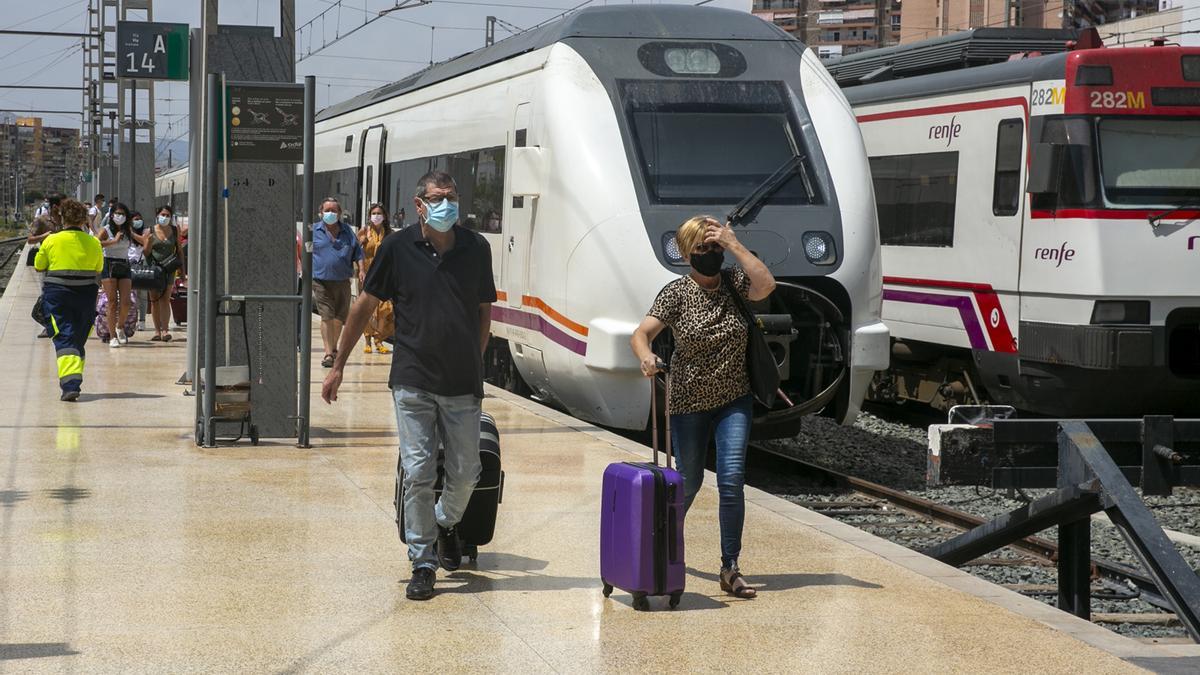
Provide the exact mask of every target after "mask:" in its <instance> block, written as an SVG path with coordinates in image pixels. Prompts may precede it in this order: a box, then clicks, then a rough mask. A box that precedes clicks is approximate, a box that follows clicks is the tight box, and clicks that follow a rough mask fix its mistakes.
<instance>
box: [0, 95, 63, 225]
mask: <svg viewBox="0 0 1200 675" xmlns="http://www.w3.org/2000/svg"><path fill="white" fill-rule="evenodd" d="M80 162H81V159H80V151H79V130H78V129H69V128H61V127H47V126H45V125H43V124H42V119H41V118H40V117H17V118H16V119H15V120H14V119H11V118H10V119H9V120H6V121H4V122H3V123H0V191H3V192H4V193H5V197H6V198H5V199H4V202H3V203H5V204H11V203H12V201H13V197H14V195H13V190H14V189H15V190H19V191H20V193H21V194H25V195H28V194H29V193H30V192H42V193H46V192H53V191H58V192H64V193H67V194H74V192H75V187H76V185H78V183H79V171H80V166H81V163H80Z"/></svg>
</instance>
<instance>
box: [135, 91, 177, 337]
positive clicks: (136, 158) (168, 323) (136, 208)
mask: <svg viewBox="0 0 1200 675" xmlns="http://www.w3.org/2000/svg"><path fill="white" fill-rule="evenodd" d="M129 88H130V96H132V99H131V100H130V102H129V106H130V110H129V208H131V209H133V210H134V211H139V212H140V211H141V209H139V208H138V207H137V162H138V156H137V80H130V81H129ZM167 325H168V326H170V325H171V324H170V319H168V320H167Z"/></svg>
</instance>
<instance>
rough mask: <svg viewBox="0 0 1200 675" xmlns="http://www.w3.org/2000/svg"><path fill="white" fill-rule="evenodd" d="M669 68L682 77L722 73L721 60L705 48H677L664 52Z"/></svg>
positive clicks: (664, 58)
mask: <svg viewBox="0 0 1200 675" xmlns="http://www.w3.org/2000/svg"><path fill="white" fill-rule="evenodd" d="M663 60H665V61H666V62H667V67H668V68H670V69H671V70H673V71H674V72H676V73H678V74H680V75H716V74H717V73H719V72H721V58H720V57H719V56H717V53H716V52H714V51H713V50H711V49H704V48H703V47H684V48H680V47H676V48H672V49H668V50H666V51H665V52H663Z"/></svg>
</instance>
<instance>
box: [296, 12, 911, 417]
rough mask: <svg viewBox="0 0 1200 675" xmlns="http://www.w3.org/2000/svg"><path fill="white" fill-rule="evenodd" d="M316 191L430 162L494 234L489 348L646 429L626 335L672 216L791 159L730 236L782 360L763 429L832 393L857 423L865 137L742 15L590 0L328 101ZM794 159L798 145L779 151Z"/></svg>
mask: <svg viewBox="0 0 1200 675" xmlns="http://www.w3.org/2000/svg"><path fill="white" fill-rule="evenodd" d="M316 142H317V149H316V162H317V167H318V173H317V174H316V175H315V176H314V178H315V181H316V184H317V192H318V193H322V194H324V193H328V194H334V195H338V196H339V197H340V198H341V199H342V200H343V203H346V204H350V205H353V206H352V210H353V211H354V212H355V216H356V217H358V216H359V215H360V214H362V213H365V212H366V206H367V204H369V203H371V202H373V201H380V200H382V201H383V202H384V203H385V204H386V205H387V208H388V210H389V212H391V213H393V214H398V213H399V210H400V209H402V208H406V209H407V211H408V213H407V219H408V220H410V221H411V220H414V219H415V214H413V213H412V210H413V209H412V198H413V188H414V187H415V184H416V182H417V179H418V178H419V177H420V176H421V175H422V174H424V173H425V172H427V171H429V170H431V169H444V170H446V171H448V172H449V173H450V174H452V175H453V176H455V177H456V178H457V180H458V181H459V186H458V188H459V193H460V204H461V205H462V206H461V212H462V214H463V215H462V224H463V225H465V226H466V227H469V228H472V229H474V230H477V231H479V232H481V233H483V236H484V237H486V238H487V239H488V241H489V242H490V244H491V248H492V255H493V270H494V273H495V275H496V286H497V288H498V289H500V300H499V302H498V303H497V304H496V306H495V307H494V308H493V314H492V317H493V323H492V331H493V335H494V338H495V339H494V340H493V344H492V347H491V348H490V349H489V354H488V357H487V361H488V364H489V369H490V373H489V374H490V376H491V377H492V378H493V379H494V381H496V382H498V383H500V384H502V385H505V386H508V387H510V388H521V387H523V386H527V387H528V388H529V389H530V390H532V393H533V395H535V396H537V397H539V398H541V399H543V400H547V401H552V402H554V403H556V404H558V405H560V406H562V407H563V408H565V409H566V410H567V411H569V412H570V413H571V414H572V415H574V416H576V417H579V418H581V419H584V420H588V421H592V422H596V423H599V424H603V425H607V426H613V427H618V428H628V429H635V428H636V429H640V428H644V427H645V425H646V422H647V420H648V419H649V410H650V390H649V387H648V385H647V383H646V380H645V379H643V378H642V377H641V375H640V372H639V368H638V363H637V360H636V359H635V358H634V356H633V354H632V352H631V350H630V348H629V338H630V336H631V335H632V332H633V330H634V328H635V327H636V326H637V324H638V322H639V321H640V320H641V319H642V317H643V316H644V315H645V312H646V310H647V309H648V308H649V306H650V304H651V303H652V301H653V300H654V297H655V295H656V293H657V292H658V290H659V289H660V288H661V287H662V286H663V285H664V284H665V283H666V282H668V281H670V280H671V279H673V278H675V277H676V276H677V275H679V274H683V273H686V270H687V266H686V263H684V261H683V260H682V258H681V257H680V255H679V252H678V250H676V247H675V245H674V241H673V235H674V231H675V228H676V227H678V226H679V224H680V223H682V222H683V221H684V220H686V219H687V218H688V217H690V216H693V215H696V214H697V213H715V214H717V215H721V214H722V213H723V212H724V211H726V210H728V209H730V208H731V207H733V206H734V205H736V204H737V203H738V202H739V201H740V200H742V199H743V198H745V197H746V196H747V195H748V194H749V193H751V192H753V191H754V190H755V188H756V187H758V186H759V185H760V184H762V183H764V182H765V181H767V180H768V179H769V178H770V177H771V176H772V175H773V174H774V173H775V172H776V170H777V169H780V168H782V167H785V166H788V165H792V166H794V167H795V168H794V170H793V171H792V175H791V176H790V178H788V179H787V180H786V182H784V183H783V184H782V186H781V187H779V189H778V190H776V191H775V192H774V193H773V194H771V195H770V196H769V197H768V198H767V199H766V200H765V202H764V203H763V204H761V208H760V209H758V210H757V215H756V217H754V218H753V219H752V220H751V222H749V223H748V224H747V225H746V226H745V227H740V228H739V229H738V232H737V234H738V237H739V238H740V239H741V240H742V241H743V242H744V243H745V244H746V245H747V247H748V248H749V249H751V250H752V251H754V252H755V253H756V254H757V255H758V256H759V257H760V258H762V259H763V261H764V262H766V263H767V264H768V265H769V266H770V268H771V270H772V272H773V273H774V274H775V276H776V277H777V279H778V280H779V285H778V290H776V291H775V293H774V294H773V295H772V297H771V298H770V299H769V301H768V302H765V303H763V304H762V305H761V306H759V307H756V308H755V310H756V311H757V312H759V313H761V314H762V315H763V323H764V326H765V327H766V329H767V332H768V334H769V339H770V340H771V343H772V346H773V349H775V351H776V357H777V359H778V362H779V366H780V370H781V375H782V377H783V380H784V383H783V390H784V393H785V394H786V395H787V399H788V400H789V401H790V404H789V403H788V402H785V401H783V400H782V399H781V401H780V403H779V404H778V406H777V407H776V409H775V410H770V411H766V410H762V411H759V414H758V415H757V417H756V426H755V433H756V435H758V436H778V435H785V434H793V433H795V431H796V430H797V428H798V424H799V421H800V419H801V418H802V417H803V416H804V415H805V414H809V413H813V412H816V411H818V410H824V411H825V412H827V413H828V414H830V415H832V416H834V417H836V418H838V419H839V420H843V421H844V420H853V418H854V416H855V414H856V412H857V410H858V408H859V405H860V402H861V400H862V398H863V396H864V394H865V392H866V388H867V386H868V384H869V383H870V380H871V378H872V376H873V375H874V372H875V371H876V370H878V369H879V368H882V367H885V366H886V365H887V358H888V333H887V329H886V328H885V326H884V325H883V323H881V321H880V315H879V312H880V304H881V298H880V288H881V286H880V284H881V271H880V270H881V268H880V258H879V241H878V237H877V226H876V223H875V212H874V208H873V207H872V204H871V198H870V195H871V183H870V175H869V172H868V167H867V162H866V153H865V151H864V149H863V146H862V140H861V137H860V135H859V133H858V129H857V126H856V124H855V122H854V117H853V115H852V114H851V112H850V108H849V106H848V105H847V104H846V102H845V99H844V98H843V96H842V93H841V91H840V90H839V88H838V87H837V85H836V83H834V82H833V80H832V79H831V78H830V77H829V75H828V74H827V73H826V72H825V69H824V68H823V67H821V65H820V63H819V62H818V61H817V59H816V58H815V56H814V55H813V54H811V53H810V52H809V51H807V50H806V49H805V48H804V45H802V44H801V43H799V42H797V41H796V40H795V39H794V38H792V37H791V36H790V35H788V34H787V33H786V32H784V31H782V30H780V29H778V28H776V27H775V26H773V25H771V24H768V23H766V22H764V21H762V20H760V19H758V18H756V17H754V16H752V15H750V14H746V13H742V12H734V11H728V10H722V9H715V8H707V7H692V6H628V5H626V6H614V7H598V8H592V9H585V10H582V11H578V12H575V13H573V14H570V15H568V16H566V17H564V18H562V19H560V20H557V21H555V22H553V23H550V24H547V25H546V26H543V27H541V28H538V29H536V30H532V31H529V32H526V33H522V34H519V35H516V36H513V37H511V38H509V39H506V40H503V41H501V42H499V43H497V44H495V45H493V46H491V47H488V48H485V49H482V50H479V51H476V52H472V53H470V54H466V55H464V56H461V57H459V58H457V59H454V60H452V61H449V62H446V63H444V64H440V65H437V66H434V67H432V68H430V69H428V70H425V71H422V72H420V73H417V74H415V75H413V76H411V77H409V78H407V79H404V80H401V81H399V82H397V83H395V84H392V85H388V86H385V87H382V88H380V89H377V90H375V91H372V92H369V93H366V94H364V95H362V96H359V97H357V98H353V99H350V100H348V101H346V102H344V103H340V104H337V105H335V106H332V107H330V108H328V109H326V110H325V111H323V112H322V113H321V114H320V115H319V116H318V121H317V139H316ZM797 156H799V157H800V158H802V161H797V162H793V160H794V159H795V158H796V157H797Z"/></svg>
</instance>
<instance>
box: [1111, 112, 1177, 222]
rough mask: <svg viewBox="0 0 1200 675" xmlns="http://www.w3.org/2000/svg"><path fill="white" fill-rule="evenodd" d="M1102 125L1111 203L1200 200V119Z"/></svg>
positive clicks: (1119, 121)
mask: <svg viewBox="0 0 1200 675" xmlns="http://www.w3.org/2000/svg"><path fill="white" fill-rule="evenodd" d="M1097 129H1098V140H1099V150H1100V175H1101V178H1102V180H1103V185H1104V194H1105V196H1106V197H1107V198H1108V201H1109V202H1111V203H1113V204H1137V205H1159V204H1162V205H1175V204H1178V203H1180V202H1188V203H1191V202H1194V201H1196V200H1197V199H1200V119H1170V118H1162V117H1159V118H1116V119H1101V120H1100V121H1099V124H1098V125H1097Z"/></svg>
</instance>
